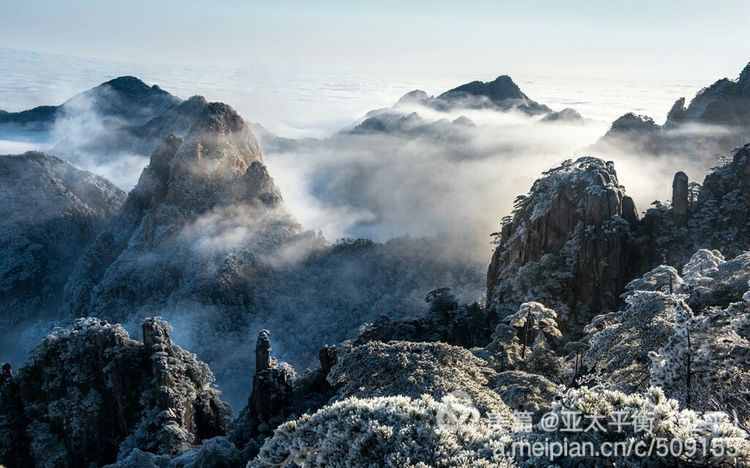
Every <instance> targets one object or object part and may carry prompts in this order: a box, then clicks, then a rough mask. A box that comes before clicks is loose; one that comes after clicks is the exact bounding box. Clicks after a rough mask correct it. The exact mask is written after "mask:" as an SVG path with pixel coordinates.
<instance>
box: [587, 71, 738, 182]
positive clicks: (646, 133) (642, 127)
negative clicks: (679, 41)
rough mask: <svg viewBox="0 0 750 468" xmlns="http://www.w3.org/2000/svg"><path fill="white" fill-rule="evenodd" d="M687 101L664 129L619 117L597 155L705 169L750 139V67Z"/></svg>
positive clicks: (671, 112)
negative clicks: (644, 156)
mask: <svg viewBox="0 0 750 468" xmlns="http://www.w3.org/2000/svg"><path fill="white" fill-rule="evenodd" d="M685 103H686V99H685V98H684V97H681V98H679V99H677V101H675V103H674V104H673V105H672V108H671V109H670V110H669V113H668V115H667V119H666V121H665V123H664V125H658V124H656V123H655V122H654V120H653V119H652V118H651V117H648V116H643V115H636V114H633V113H628V114H625V115H623V116H621V117H619V118H618V119H616V120H615V121H614V122H613V123H612V126H611V128H610V129H609V130H608V131H607V133H606V134H605V135H604V136H603V137H602V138H601V139H600V140H599V141H598V142H597V143H596V145H594V147H593V151H595V152H600V153H605V154H613V155H614V154H616V153H617V152H618V151H625V152H635V153H648V154H651V155H667V156H669V155H677V156H680V157H685V158H688V159H692V160H694V161H699V162H702V163H703V166H704V169H706V170H707V169H708V168H710V167H711V166H712V165H713V163H714V162H715V161H714V160H713V159H714V157H715V156H716V155H720V154H726V153H728V152H730V151H731V150H733V149H734V148H738V147H741V146H743V145H744V144H746V143H747V142H748V141H749V140H750V110H748V109H750V64H748V65H747V66H746V67H745V68H744V69H743V70H742V72H741V73H740V75H739V77H738V78H737V79H736V80H730V79H728V78H723V79H720V80H718V81H716V82H715V83H714V84H712V85H711V86H708V87H706V88H704V89H702V90H701V91H700V92H698V94H696V96H695V97H694V98H693V99H692V100H691V101H690V104H689V105H687V106H686V104H685Z"/></svg>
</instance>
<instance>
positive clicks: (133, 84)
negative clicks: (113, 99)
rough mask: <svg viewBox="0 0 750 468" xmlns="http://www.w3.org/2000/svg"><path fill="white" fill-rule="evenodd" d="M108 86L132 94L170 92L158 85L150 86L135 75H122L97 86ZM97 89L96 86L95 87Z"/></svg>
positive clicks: (163, 93)
mask: <svg viewBox="0 0 750 468" xmlns="http://www.w3.org/2000/svg"><path fill="white" fill-rule="evenodd" d="M101 87H108V88H110V89H113V90H115V91H118V92H120V93H123V94H128V95H130V96H134V97H136V96H149V95H162V96H166V95H168V94H169V93H167V92H166V91H164V90H163V89H161V88H160V87H159V86H157V85H153V86H149V85H147V84H146V83H144V82H143V81H141V80H140V79H139V78H136V77H134V76H120V77H118V78H115V79H112V80H109V81H107V82H106V83H102V84H101V85H99V86H97V88H101ZM95 89H96V88H95Z"/></svg>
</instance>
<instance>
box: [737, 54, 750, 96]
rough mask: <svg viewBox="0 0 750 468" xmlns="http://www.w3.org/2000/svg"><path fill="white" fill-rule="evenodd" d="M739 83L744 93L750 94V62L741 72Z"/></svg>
mask: <svg viewBox="0 0 750 468" xmlns="http://www.w3.org/2000/svg"><path fill="white" fill-rule="evenodd" d="M737 84H738V85H739V87H740V89H742V91H743V94H744V95H746V96H747V95H750V62H749V63H748V64H747V65H745V68H744V69H743V70H742V72H741V73H740V77H739V79H738V80H737Z"/></svg>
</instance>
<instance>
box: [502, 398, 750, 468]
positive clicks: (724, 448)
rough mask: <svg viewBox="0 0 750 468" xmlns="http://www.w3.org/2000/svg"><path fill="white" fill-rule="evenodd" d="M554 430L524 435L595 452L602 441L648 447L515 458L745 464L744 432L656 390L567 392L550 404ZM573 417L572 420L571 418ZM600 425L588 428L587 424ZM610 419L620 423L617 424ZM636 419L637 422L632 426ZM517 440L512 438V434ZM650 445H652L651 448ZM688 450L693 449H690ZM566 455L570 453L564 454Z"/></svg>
mask: <svg viewBox="0 0 750 468" xmlns="http://www.w3.org/2000/svg"><path fill="white" fill-rule="evenodd" d="M550 414H553V415H555V417H554V418H551V419H550V420H555V419H556V420H557V421H558V424H557V429H556V430H554V429H553V430H549V431H540V430H537V432H535V433H533V434H528V438H527V440H529V441H545V440H546V441H547V442H548V443H550V442H556V443H563V442H567V443H568V446H570V444H571V443H581V442H590V443H591V444H592V446H593V447H594V448H596V449H597V450H601V448H602V447H604V445H603V444H605V443H616V442H624V443H625V444H627V445H631V446H635V445H637V444H639V443H640V444H641V446H642V447H646V448H648V447H652V446H653V450H652V451H651V452H650V453H648V452H645V453H643V454H635V452H631V453H630V454H627V453H621V454H619V455H618V456H603V455H602V454H601V452H599V453H589V454H579V455H580V456H564V457H558V458H556V459H554V460H553V461H552V462H551V461H550V459H549V457H537V458H534V457H527V458H526V459H524V460H521V459H520V457H519V459H517V461H518V462H519V464H522V465H526V466H539V467H542V466H544V467H546V466H550V465H552V466H555V465H556V466H560V467H594V466H596V467H605V466H618V467H621V466H628V467H644V466H648V467H673V466H748V465H747V463H750V441H748V440H747V436H748V435H747V433H746V432H745V431H743V430H742V429H740V428H739V427H737V426H736V425H735V424H733V423H732V421H731V419H730V418H729V417H728V416H727V415H726V414H725V413H720V412H714V413H704V414H700V413H697V412H695V411H691V410H685V409H682V410H681V409H680V408H679V404H678V403H677V401H675V400H672V399H668V398H667V397H666V396H665V395H664V393H663V392H662V391H661V389H658V388H650V389H648V391H646V392H644V393H635V394H630V395H627V394H625V393H622V392H619V391H612V390H600V389H594V388H587V387H581V388H579V389H570V390H568V391H567V392H565V393H564V394H563V395H562V397H561V398H560V399H559V400H558V401H556V402H555V404H554V405H553V409H552V412H551V413H550ZM571 415H574V416H571ZM594 419H597V420H598V421H599V423H600V424H601V429H600V428H599V427H594V428H591V429H588V430H584V429H586V428H587V427H588V426H590V425H591V424H592V421H593V420H594ZM571 421H578V424H579V426H578V427H579V428H581V430H579V431H570V430H566V429H570V427H571V426H570V425H571V424H572V423H571ZM613 421H622V425H620V424H614V423H613ZM637 421H640V422H637ZM516 436H518V434H516ZM652 444H653V445H652ZM693 448H694V449H693ZM569 455H570V454H569Z"/></svg>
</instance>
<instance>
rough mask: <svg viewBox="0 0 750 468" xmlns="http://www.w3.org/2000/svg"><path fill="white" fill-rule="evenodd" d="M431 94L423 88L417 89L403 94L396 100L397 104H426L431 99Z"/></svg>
mask: <svg viewBox="0 0 750 468" xmlns="http://www.w3.org/2000/svg"><path fill="white" fill-rule="evenodd" d="M430 99H431V98H430V95H429V94H427V93H426V92H424V91H422V90H421V89H415V90H413V91H409V92H408V93H406V94H404V95H403V96H401V99H399V100H398V102H396V106H401V105H407V104H424V103H426V102H427V101H429V100H430Z"/></svg>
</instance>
